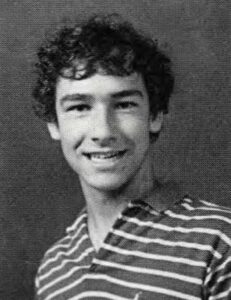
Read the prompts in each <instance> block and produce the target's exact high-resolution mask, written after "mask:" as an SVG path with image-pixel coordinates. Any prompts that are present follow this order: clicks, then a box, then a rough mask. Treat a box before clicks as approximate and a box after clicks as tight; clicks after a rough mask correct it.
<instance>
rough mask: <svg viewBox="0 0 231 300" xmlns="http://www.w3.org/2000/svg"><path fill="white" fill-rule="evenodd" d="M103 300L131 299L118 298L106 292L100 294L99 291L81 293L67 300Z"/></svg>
mask: <svg viewBox="0 0 231 300" xmlns="http://www.w3.org/2000/svg"><path fill="white" fill-rule="evenodd" d="M89 297H92V298H99V297H100V298H105V299H110V300H131V298H124V297H120V296H118V295H115V294H111V293H106V292H101V291H90V292H83V293H81V294H79V295H78V296H74V297H72V298H70V299H69V300H79V299H84V298H89Z"/></svg>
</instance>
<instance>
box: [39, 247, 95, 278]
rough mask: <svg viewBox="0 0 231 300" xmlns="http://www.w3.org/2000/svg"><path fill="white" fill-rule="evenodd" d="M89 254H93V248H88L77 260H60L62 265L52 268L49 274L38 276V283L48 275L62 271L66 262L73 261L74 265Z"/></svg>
mask: <svg viewBox="0 0 231 300" xmlns="http://www.w3.org/2000/svg"><path fill="white" fill-rule="evenodd" d="M91 252H94V248H93V247H90V248H87V249H86V250H85V251H84V252H83V253H82V254H81V255H80V256H79V257H78V259H75V260H73V259H63V260H62V263H61V264H60V265H58V266H57V267H55V268H52V269H50V271H49V272H47V273H45V274H44V275H40V281H42V280H44V279H46V278H47V277H49V276H50V275H52V274H53V273H54V272H56V271H58V270H60V269H62V267H63V266H65V265H66V264H67V263H68V262H70V261H73V262H74V263H77V262H79V261H81V260H82V259H84V258H85V257H86V256H88V255H89V253H91Z"/></svg>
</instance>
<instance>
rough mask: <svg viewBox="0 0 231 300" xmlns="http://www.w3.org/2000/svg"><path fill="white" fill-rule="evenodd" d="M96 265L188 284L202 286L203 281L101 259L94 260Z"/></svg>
mask: <svg viewBox="0 0 231 300" xmlns="http://www.w3.org/2000/svg"><path fill="white" fill-rule="evenodd" d="M94 263H97V264H99V265H101V266H107V267H112V268H117V269H121V270H127V271H130V272H135V273H142V274H149V275H156V276H162V277H168V278H172V279H178V280H181V281H184V282H185V281H186V282H190V283H194V284H199V285H201V284H202V280H201V279H200V278H196V277H191V276H187V275H181V274H178V273H175V272H167V271H162V270H158V269H148V268H142V267H133V266H128V265H125V264H119V263H114V262H108V261H105V260H99V259H94Z"/></svg>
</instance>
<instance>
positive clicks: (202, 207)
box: [181, 203, 231, 214]
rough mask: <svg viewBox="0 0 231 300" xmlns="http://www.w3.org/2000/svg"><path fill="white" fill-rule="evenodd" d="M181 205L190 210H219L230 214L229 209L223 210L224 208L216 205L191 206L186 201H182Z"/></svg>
mask: <svg viewBox="0 0 231 300" xmlns="http://www.w3.org/2000/svg"><path fill="white" fill-rule="evenodd" d="M181 205H182V206H184V207H185V208H186V209H188V210H190V211H192V210H206V211H220V212H224V213H227V214H231V210H225V209H221V208H218V207H208V206H198V207H193V206H191V205H190V204H188V203H182V204H181Z"/></svg>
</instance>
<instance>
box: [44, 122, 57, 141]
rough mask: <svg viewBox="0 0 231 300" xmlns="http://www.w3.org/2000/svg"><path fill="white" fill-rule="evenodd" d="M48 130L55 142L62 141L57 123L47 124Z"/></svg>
mask: <svg viewBox="0 0 231 300" xmlns="http://www.w3.org/2000/svg"><path fill="white" fill-rule="evenodd" d="M47 128H48V131H49V133H50V136H51V138H52V139H53V140H60V131H59V127H58V124H57V123H55V122H52V123H47Z"/></svg>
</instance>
